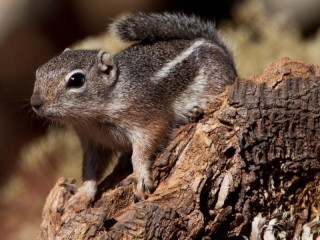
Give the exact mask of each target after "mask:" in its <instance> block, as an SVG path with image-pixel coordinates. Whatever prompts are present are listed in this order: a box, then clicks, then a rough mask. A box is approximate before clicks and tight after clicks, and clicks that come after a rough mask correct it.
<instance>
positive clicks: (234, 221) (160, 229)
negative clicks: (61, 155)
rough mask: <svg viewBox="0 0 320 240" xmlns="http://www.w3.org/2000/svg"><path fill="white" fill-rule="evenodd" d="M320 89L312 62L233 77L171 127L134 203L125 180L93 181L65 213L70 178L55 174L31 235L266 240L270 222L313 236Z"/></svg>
mask: <svg viewBox="0 0 320 240" xmlns="http://www.w3.org/2000/svg"><path fill="white" fill-rule="evenodd" d="M319 89H320V68H319V67H318V66H316V65H306V64H303V63H300V62H295V61H292V60H290V59H287V58H286V59H282V60H280V61H279V62H276V63H273V64H271V65H270V66H269V67H267V68H266V70H265V71H264V73H262V75H260V76H257V77H252V79H238V80H237V81H236V83H235V84H234V85H233V86H230V87H228V88H227V89H226V91H225V92H224V93H222V94H221V95H219V96H217V99H216V102H214V103H212V105H211V106H210V109H207V113H206V114H205V116H204V118H203V119H201V120H199V121H198V122H197V123H194V124H189V125H185V126H182V127H180V128H178V129H175V131H174V133H173V135H172V137H171V139H170V140H169V142H168V144H167V146H166V147H165V148H164V149H163V150H162V151H161V152H160V153H159V154H158V155H157V156H156V158H155V161H154V166H153V171H152V172H153V177H154V184H155V191H154V192H153V193H152V194H151V195H150V197H149V198H148V199H147V200H145V201H140V202H138V203H134V201H133V199H134V196H133V189H132V184H130V177H131V176H128V177H127V178H126V179H124V180H123V181H122V182H121V184H120V185H119V186H118V187H116V188H113V189H105V188H104V186H100V193H99V194H98V197H97V199H96V201H95V202H94V203H93V204H92V206H90V207H89V208H86V209H84V210H82V211H74V210H70V209H64V207H65V205H64V204H65V203H66V201H67V199H68V198H69V197H70V196H71V194H72V193H70V191H68V188H66V187H65V183H72V181H73V180H71V179H66V178H61V179H59V180H58V182H57V184H56V185H55V186H54V187H53V189H52V190H51V192H50V194H49V196H48V198H47V201H46V203H45V206H44V208H43V215H42V223H41V226H40V232H39V236H38V239H228V238H230V239H231V238H233V239H234V238H235V237H236V238H237V237H239V238H240V239H241V238H242V237H247V238H248V239H249V238H250V239H265V238H266V234H269V233H270V232H268V229H271V228H272V229H273V230H272V231H271V232H272V234H273V235H274V236H278V237H279V236H285V237H286V238H287V239H293V238H294V237H296V238H297V239H298V237H300V236H301V235H302V234H305V233H306V232H305V229H306V227H309V228H310V229H311V233H310V234H314V235H312V236H316V234H319V231H320V230H319V226H320V223H319V220H317V216H319V203H320V199H319V198H320V197H319V191H320V188H319V171H320V162H319V154H320V144H319V136H320V112H319V106H320V95H319ZM79 204H81V203H79ZM316 220H317V221H316ZM272 224H273V225H272ZM281 234H282V235H281Z"/></svg>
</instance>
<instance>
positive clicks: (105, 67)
mask: <svg viewBox="0 0 320 240" xmlns="http://www.w3.org/2000/svg"><path fill="white" fill-rule="evenodd" d="M97 57H98V68H99V69H100V71H101V72H104V73H106V74H110V73H111V72H113V70H114V68H115V66H114V62H113V57H112V55H111V53H109V52H107V51H104V50H101V51H100V52H99V53H98V56H97Z"/></svg>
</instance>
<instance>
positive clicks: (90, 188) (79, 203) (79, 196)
mask: <svg viewBox="0 0 320 240" xmlns="http://www.w3.org/2000/svg"><path fill="white" fill-rule="evenodd" d="M65 187H66V188H67V189H69V188H70V191H71V192H73V193H74V195H73V196H72V197H71V198H70V199H69V200H68V201H67V203H66V208H65V209H64V210H65V211H66V210H69V209H70V210H73V211H75V212H80V211H82V210H84V209H86V208H87V207H88V206H89V204H90V203H91V202H92V201H93V200H94V197H95V194H96V191H97V184H96V182H94V181H86V182H84V184H83V185H82V186H81V187H79V188H78V189H77V190H76V187H75V186H72V187H71V186H65Z"/></svg>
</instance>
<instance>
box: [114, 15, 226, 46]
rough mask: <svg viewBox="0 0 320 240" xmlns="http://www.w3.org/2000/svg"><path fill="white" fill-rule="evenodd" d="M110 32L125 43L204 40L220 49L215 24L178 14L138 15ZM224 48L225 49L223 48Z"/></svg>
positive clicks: (122, 20)
mask: <svg viewBox="0 0 320 240" xmlns="http://www.w3.org/2000/svg"><path fill="white" fill-rule="evenodd" d="M111 30H112V31H114V32H115V33H116V34H117V35H118V36H119V37H120V38H121V39H123V40H126V41H157V40H169V39H186V40H192V39H197V38H204V39H207V40H210V41H211V42H214V43H216V44H218V45H220V46H222V47H224V44H223V43H222V42H221V40H220V39H219V36H218V33H217V31H216V27H215V23H214V22H210V21H204V20H201V19H200V18H198V17H196V16H194V15H191V16H187V15H185V14H178V13H168V12H165V13H150V14H146V13H139V14H137V15H134V16H127V17H125V18H124V19H121V20H118V21H115V22H114V23H112V24H111ZM224 48H225V47H224Z"/></svg>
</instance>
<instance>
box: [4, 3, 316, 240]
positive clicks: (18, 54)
mask: <svg viewBox="0 0 320 240" xmlns="http://www.w3.org/2000/svg"><path fill="white" fill-rule="evenodd" d="M164 10H166V11H178V12H185V13H194V14H196V15H199V16H201V17H203V18H204V19H211V20H215V21H216V23H217V27H218V29H219V30H220V32H221V34H222V36H223V38H224V39H225V40H226V41H227V43H228V44H229V46H230V48H231V49H232V51H233V53H234V58H235V62H236V65H237V68H238V71H239V74H240V76H241V77H244V78H246V77H250V76H252V75H255V74H259V73H261V71H262V70H263V69H264V68H265V67H266V66H267V65H268V64H270V63H271V62H275V61H277V60H279V59H280V58H282V57H290V58H292V59H294V60H300V61H304V62H305V63H315V64H319V62H320V31H319V26H320V14H319V12H320V1H319V0H304V1H301V0H241V1H240V0H220V1H218V0H217V1H211V2H209V1H204V0H198V1H185V0H162V1H160V0H152V1H150V0H136V1H132V0H96V1H84V0H68V1H65V0H41V1H36V0H15V1H9V0H0V209H1V210H0V218H1V219H2V221H1V224H0V232H1V234H2V236H1V239H35V238H36V236H37V231H38V228H39V225H40V221H41V209H42V207H43V204H44V201H45V198H46V196H47V194H48V193H49V191H50V189H51V187H52V186H53V184H54V183H55V181H56V180H57V178H58V177H59V176H66V177H74V178H76V179H78V182H79V181H80V180H79V177H80V172H81V149H80V147H79V142H78V140H77V138H76V137H75V135H74V133H73V132H72V130H70V129H68V128H61V127H60V128H59V127H52V126H49V124H48V123H47V122H45V121H44V120H42V119H39V118H37V117H36V116H35V114H33V113H32V111H31V108H30V106H29V98H30V96H31V94H32V88H33V82H34V75H35V70H36V69H37V67H38V66H39V65H41V64H43V63H44V62H46V61H47V60H48V59H50V58H51V57H53V56H54V55H57V54H58V53H59V52H61V51H63V50H64V49H65V48H66V47H70V46H71V47H76V48H106V49H108V50H110V51H112V52H113V53H115V52H117V51H119V50H120V49H121V48H123V47H124V45H123V44H121V43H119V42H117V41H115V40H114V39H112V38H111V37H110V35H109V34H108V33H107V25H108V23H110V21H112V19H115V18H117V17H118V16H121V15H122V14H126V13H135V12H137V11H143V12H150V11H152V12H161V11H164Z"/></svg>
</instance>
